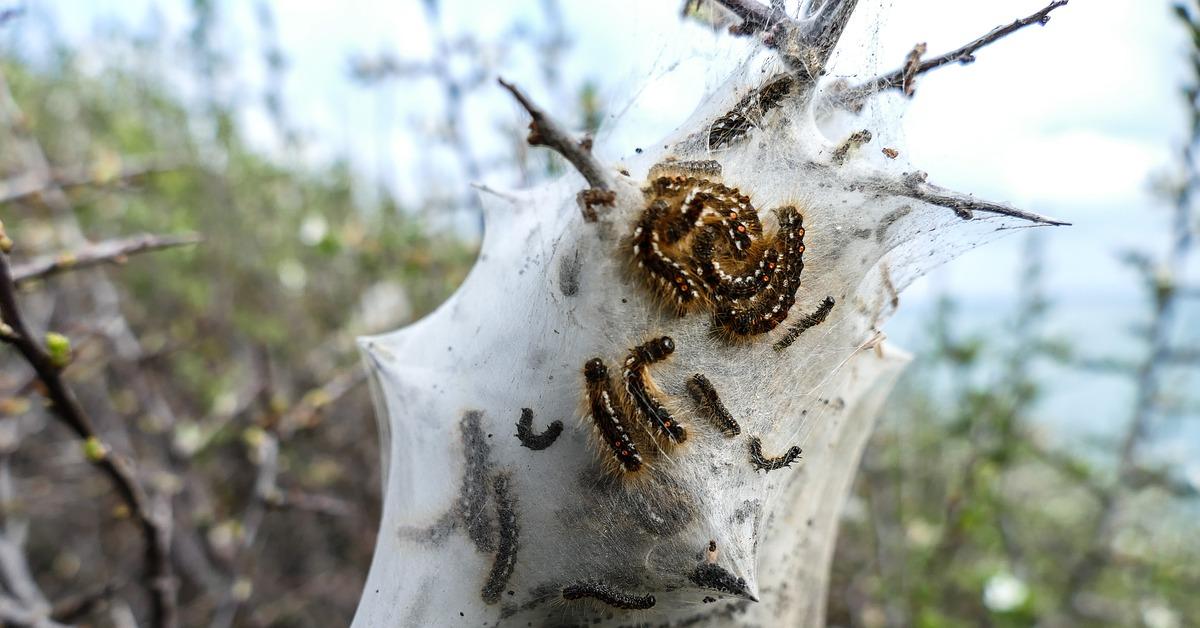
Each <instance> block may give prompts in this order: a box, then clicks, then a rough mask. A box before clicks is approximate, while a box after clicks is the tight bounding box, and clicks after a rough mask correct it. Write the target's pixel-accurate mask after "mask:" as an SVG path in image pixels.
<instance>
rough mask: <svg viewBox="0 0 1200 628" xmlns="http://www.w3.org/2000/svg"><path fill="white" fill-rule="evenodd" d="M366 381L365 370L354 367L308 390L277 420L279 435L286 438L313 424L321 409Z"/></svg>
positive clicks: (315, 422)
mask: <svg viewBox="0 0 1200 628" xmlns="http://www.w3.org/2000/svg"><path fill="white" fill-rule="evenodd" d="M366 381H367V372H366V370H364V369H363V368H361V367H355V368H353V369H350V370H348V371H345V372H343V373H340V374H339V375H337V376H336V377H334V378H333V379H331V380H329V381H328V382H326V383H325V384H324V385H323V386H321V387H320V388H316V389H313V390H310V391H309V392H308V393H306V394H305V395H304V397H303V398H301V400H300V402H299V403H297V404H296V405H294V406H292V407H291V409H289V410H288V411H287V412H286V413H285V414H284V415H283V417H282V418H281V419H280V420H279V428H278V430H277V431H278V432H279V435H280V437H281V438H285V439H286V438H288V437H289V436H291V435H292V434H293V433H295V432H297V431H299V430H304V429H308V428H311V427H313V426H315V425H316V424H317V422H318V419H319V417H320V415H321V412H322V410H324V409H325V408H327V407H329V405H330V404H333V403H336V402H337V401H338V400H340V399H341V398H342V397H345V396H346V395H348V394H350V393H351V392H353V391H354V389H355V388H358V387H359V386H361V385H362V384H364V383H365V382H366Z"/></svg>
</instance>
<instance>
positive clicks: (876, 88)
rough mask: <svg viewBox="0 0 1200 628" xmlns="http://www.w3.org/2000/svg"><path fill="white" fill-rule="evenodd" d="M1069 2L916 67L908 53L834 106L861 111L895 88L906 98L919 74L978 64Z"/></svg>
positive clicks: (840, 96)
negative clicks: (979, 57) (982, 54)
mask: <svg viewBox="0 0 1200 628" xmlns="http://www.w3.org/2000/svg"><path fill="white" fill-rule="evenodd" d="M1067 2H1068V0H1055V1H1054V2H1051V3H1050V4H1049V5H1047V6H1046V7H1045V8H1043V9H1042V10H1041V11H1038V12H1037V13H1034V14H1033V15H1030V16H1028V17H1023V18H1021V19H1019V20H1016V21H1015V22H1013V23H1012V24H1009V25H1007V26H998V27H996V28H994V29H992V30H991V31H989V32H988V33H987V34H986V35H983V36H982V37H979V38H978V39H975V40H974V41H972V42H971V43H969V44H967V45H965V46H962V47H960V48H957V49H955V50H952V51H950V52H947V53H946V54H943V55H939V56H937V57H933V58H932V59H927V60H925V61H921V62H920V63H919V64H917V65H915V67H913V66H912V63H911V62H912V55H913V53H915V52H917V50H916V49H914V50H913V52H910V53H909V57H908V59H909V63H906V64H905V67H902V68H900V69H898V70H895V71H893V72H890V73H888V74H884V75H882V76H877V77H875V78H873V79H871V80H869V81H866V82H865V83H862V84H860V85H857V86H855V87H852V88H850V89H848V90H845V91H842V92H840V93H838V94H834V95H832V96H831V98H832V99H833V101H834V102H833V103H832V104H834V105H835V106H839V107H842V108H845V109H850V110H858V109H859V108H861V107H862V104H863V103H864V102H865V101H866V100H867V99H868V98H870V97H871V96H874V95H876V94H879V93H882V92H885V91H888V90H892V89H903V90H904V93H905V95H907V96H912V94H913V90H914V89H915V87H914V83H913V81H914V79H915V78H916V77H917V76H918V75H921V74H924V73H926V72H929V71H930V70H934V69H937V68H940V67H942V66H944V65H947V64H950V63H961V64H964V65H965V64H968V63H972V62H974V61H975V53H976V52H978V51H979V50H980V49H981V48H983V47H985V46H988V45H990V44H993V43H995V42H997V41H999V40H1001V39H1003V38H1005V37H1007V36H1009V35H1011V34H1013V33H1015V32H1017V31H1019V30H1021V29H1023V28H1025V27H1026V26H1030V25H1033V24H1041V25H1045V24H1046V23H1047V22H1049V21H1050V13H1051V12H1052V11H1054V10H1055V9H1057V8H1059V7H1062V6H1066V4H1067ZM922 46H923V45H918V47H922ZM923 52H924V50H921V53H923ZM917 57H918V58H919V57H920V53H918V54H917Z"/></svg>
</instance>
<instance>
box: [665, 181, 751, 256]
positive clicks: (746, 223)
mask: <svg viewBox="0 0 1200 628" xmlns="http://www.w3.org/2000/svg"><path fill="white" fill-rule="evenodd" d="M647 193H648V194H649V195H650V198H651V201H650V203H649V205H648V209H649V208H653V207H655V206H656V205H660V204H661V205H660V206H665V208H666V211H664V212H662V213H661V214H659V215H657V216H655V217H654V218H653V221H654V223H655V225H656V227H655V228H656V231H657V233H658V238H659V241H660V245H661V246H667V247H673V246H676V245H677V244H678V245H681V247H682V242H681V241H682V240H684V239H685V238H687V237H688V236H689V235H690V234H691V233H692V231H693V230H694V229H695V228H696V227H699V226H702V225H718V226H719V227H720V229H721V233H723V234H724V235H725V237H726V238H727V239H728V241H729V242H730V244H731V245H732V247H733V255H734V256H735V257H738V258H741V257H743V256H744V255H745V253H746V251H747V250H748V249H749V248H750V245H751V244H752V242H753V240H754V239H755V238H757V237H758V236H759V235H761V234H762V222H761V221H760V220H759V218H758V211H757V210H755V209H754V206H753V205H751V204H750V198H749V197H748V196H746V195H744V194H742V193H741V192H739V191H738V190H737V189H735V188H729V187H726V186H725V185H723V184H721V183H718V182H715V181H710V180H708V179H698V178H696V177H694V176H688V177H682V176H675V177H659V178H657V179H653V180H652V181H651V184H650V188H649V191H648V192H647ZM643 216H644V217H645V216H646V214H644V215H643Z"/></svg>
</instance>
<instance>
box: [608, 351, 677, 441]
mask: <svg viewBox="0 0 1200 628" xmlns="http://www.w3.org/2000/svg"><path fill="white" fill-rule="evenodd" d="M674 352H675V341H674V340H672V339H671V337H670V336H663V337H661V338H656V339H654V340H651V341H649V342H646V343H644V344H641V345H638V346H636V347H634V348H633V350H632V351H630V352H629V357H627V358H625V367H624V370H623V371H622V372H621V378H622V379H623V380H624V381H625V392H626V393H628V394H629V401H630V402H631V404H632V405H633V407H634V408H635V410H636V411H637V412H638V413H640V414H641V415H642V417H643V418H645V419H646V421H647V422H648V423H650V426H651V427H652V428H653V429H654V432H655V435H656V436H662V437H665V438H667V439H668V440H669V441H670V442H672V443H682V442H684V441H685V440H687V429H686V428H685V427H684V426H683V425H682V424H681V423H679V421H678V420H676V419H675V417H674V416H672V415H671V411H670V410H669V409H667V407H666V406H665V405H663V403H662V402H661V401H659V399H658V397H659V394H658V391H657V389H656V387H655V386H654V383H653V382H652V381H651V380H650V378H649V376H648V375H647V373H646V368H647V367H648V366H650V365H651V364H654V363H655V362H661V361H662V360H665V359H667V357H668V356H670V355H671V354H672V353H674Z"/></svg>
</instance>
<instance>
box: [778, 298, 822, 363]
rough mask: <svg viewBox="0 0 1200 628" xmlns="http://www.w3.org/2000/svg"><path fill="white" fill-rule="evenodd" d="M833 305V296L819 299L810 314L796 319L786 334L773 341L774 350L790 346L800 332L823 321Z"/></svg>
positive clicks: (781, 349)
mask: <svg viewBox="0 0 1200 628" xmlns="http://www.w3.org/2000/svg"><path fill="white" fill-rule="evenodd" d="M833 306H834V301H833V297H825V300H823V301H821V305H819V306H817V309H816V310H815V311H813V313H812V314H808V315H807V316H805V317H804V318H802V319H800V320H799V321H797V322H796V324H795V325H792V326H791V327H789V328H788V331H787V334H785V335H784V336H783V337H782V338H780V339H779V340H778V341H777V342H776V343H775V350H776V351H783V350H784V349H786V348H788V347H790V346H792V343H793V342H796V339H797V338H799V337H800V334H803V333H804V332H806V331H808V330H809V329H810V328H812V327H815V326H817V325H820V324H821V323H824V322H825V318H826V317H828V316H829V312H830V311H831V310H833Z"/></svg>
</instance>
